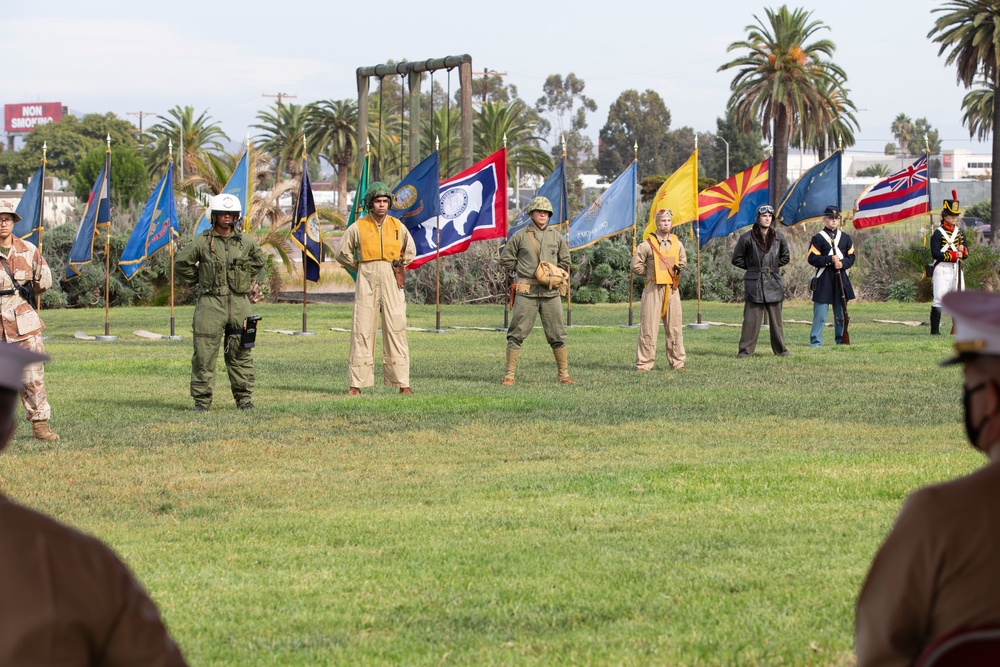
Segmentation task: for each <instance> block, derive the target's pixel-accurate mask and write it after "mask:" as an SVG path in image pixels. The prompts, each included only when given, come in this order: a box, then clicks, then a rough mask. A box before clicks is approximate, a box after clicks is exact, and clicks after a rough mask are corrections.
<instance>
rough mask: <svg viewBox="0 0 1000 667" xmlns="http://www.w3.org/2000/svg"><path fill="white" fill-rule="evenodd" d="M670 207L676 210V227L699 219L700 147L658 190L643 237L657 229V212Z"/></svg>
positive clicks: (644, 238) (674, 217)
mask: <svg viewBox="0 0 1000 667" xmlns="http://www.w3.org/2000/svg"><path fill="white" fill-rule="evenodd" d="M663 209H670V210H671V211H673V212H674V215H673V221H674V227H676V226H677V225H683V224H685V223H688V222H694V221H695V220H697V219H698V149H697V148H696V149H694V152H693V153H691V157H689V158H688V160H687V162H685V163H684V164H683V165H681V167H680V169H678V170H677V171H675V172H674V173H672V174H671V175H670V176H669V177H668V178H667V180H665V181H663V185H661V186H660V189H659V190H657V191H656V197H654V198H653V207H652V208H651V209H649V222H648V223H647V224H646V230H645V231H644V232H643V233H642V239H643V240H644V241H645V240H646V238H647V237H648V236H649V235H650V234H652V233H653V232H655V231H656V212H657V211H661V210H663Z"/></svg>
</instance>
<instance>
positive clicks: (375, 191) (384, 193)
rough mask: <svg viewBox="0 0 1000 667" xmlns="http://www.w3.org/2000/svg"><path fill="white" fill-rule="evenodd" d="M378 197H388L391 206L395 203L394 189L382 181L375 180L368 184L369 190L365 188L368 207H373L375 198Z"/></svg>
mask: <svg viewBox="0 0 1000 667" xmlns="http://www.w3.org/2000/svg"><path fill="white" fill-rule="evenodd" d="M376 197H388V198H389V206H390V207H391V206H392V203H393V202H392V200H393V197H392V190H390V189H389V186H388V185H386V184H385V183H383V182H382V181H375V182H374V183H372V184H371V185H369V186H368V189H367V190H365V208H366V209H369V208H371V207H372V202H373V201H374V200H375V198H376Z"/></svg>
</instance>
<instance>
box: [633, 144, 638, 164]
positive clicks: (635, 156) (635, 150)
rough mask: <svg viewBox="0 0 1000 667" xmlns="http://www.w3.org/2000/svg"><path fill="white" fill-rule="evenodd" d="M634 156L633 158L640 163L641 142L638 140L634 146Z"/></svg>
mask: <svg viewBox="0 0 1000 667" xmlns="http://www.w3.org/2000/svg"><path fill="white" fill-rule="evenodd" d="M632 156H633V158H634V159H635V161H636V162H638V161H639V141H638V140H636V142H635V143H634V144H633V145H632Z"/></svg>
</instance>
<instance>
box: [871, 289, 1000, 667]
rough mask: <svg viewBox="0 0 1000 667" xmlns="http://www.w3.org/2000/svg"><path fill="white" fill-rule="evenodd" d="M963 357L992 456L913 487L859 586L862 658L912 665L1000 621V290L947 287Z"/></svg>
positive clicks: (969, 422) (984, 446)
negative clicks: (958, 636)
mask: <svg viewBox="0 0 1000 667" xmlns="http://www.w3.org/2000/svg"><path fill="white" fill-rule="evenodd" d="M942 307H943V308H944V310H945V312H947V313H948V314H949V315H951V316H952V317H953V318H955V320H956V321H957V323H958V324H957V327H956V340H955V349H956V351H957V352H958V354H957V356H955V357H954V358H952V359H949V360H947V361H945V362H943V365H947V364H954V363H961V364H964V373H965V386H964V387H963V393H962V403H963V406H964V414H965V432H966V434H967V436H968V439H969V443H970V444H971V445H972V446H973V447H975V448H976V449H978V450H980V451H982V452H983V453H984V454H986V456H987V457H988V459H989V460H988V462H987V464H986V465H985V466H984V467H982V468H980V469H979V470H977V471H976V472H973V473H971V474H969V475H966V476H964V477H959V478H958V479H954V480H952V481H949V482H944V483H942V484H936V485H934V486H929V487H926V488H923V489H920V490H919V491H916V492H915V493H913V494H912V495H910V497H909V498H907V499H906V502H905V503H904V504H903V507H902V509H900V511H899V515H898V516H897V517H896V523H895V525H894V526H893V527H892V530H891V531H890V533H889V535H888V537H886V540H885V543H884V544H883V545H882V547H881V548H880V549H879V551H878V553H877V554H876V555H875V558H874V560H873V561H872V565H871V570H870V571H869V573H868V577H867V579H866V580H865V583H864V586H863V587H862V589H861V594H860V595H859V596H858V603H857V610H856V619H855V645H856V649H857V655H858V665H859V666H860V667H865V666H866V665H912V664H914V662H915V661H916V660H917V657H918V656H919V655H920V654H921V652H922V651H923V650H924V649H925V648H926V647H927V646H929V645H931V644H933V643H935V642H936V640H939V639H941V638H942V637H946V636H949V635H952V634H954V633H955V632H958V631H962V630H971V629H975V628H983V627H989V626H994V627H996V626H1000V577H998V576H997V573H998V572H1000V530H997V527H998V526H1000V295H997V294H988V293H985V292H950V293H949V294H947V295H946V296H945V297H944V298H943V299H942Z"/></svg>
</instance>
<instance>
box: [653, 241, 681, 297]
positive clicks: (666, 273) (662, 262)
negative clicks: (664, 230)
mask: <svg viewBox="0 0 1000 667" xmlns="http://www.w3.org/2000/svg"><path fill="white" fill-rule="evenodd" d="M646 240H647V241H648V242H649V247H650V248H652V250H653V254H654V255H655V256H656V261H655V262H654V263H653V269H654V270H655V271H656V284H657V285H673V284H674V267H675V266H676V265H677V260H678V259H680V253H681V250H680V245H681V244H680V242H679V241H678V240H677V236H676V235H674V234H671V235H670V249H669V250H667V254H666V255H664V254H663V253H662V252H660V243H659V241H660V240H659V239H658V238H657V237H656V234H650V235H649V238H648V239H646Z"/></svg>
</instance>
